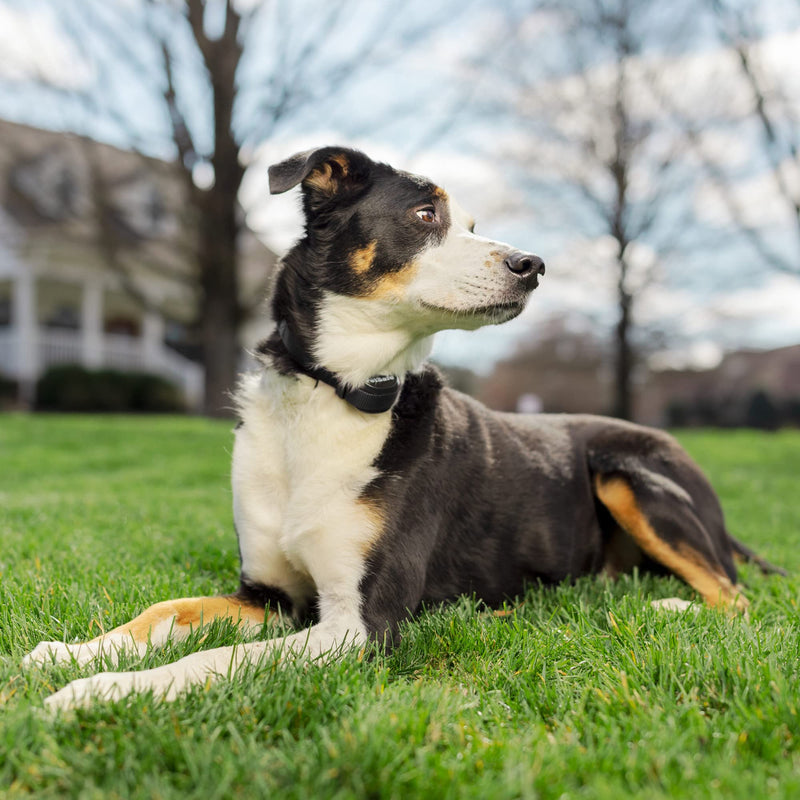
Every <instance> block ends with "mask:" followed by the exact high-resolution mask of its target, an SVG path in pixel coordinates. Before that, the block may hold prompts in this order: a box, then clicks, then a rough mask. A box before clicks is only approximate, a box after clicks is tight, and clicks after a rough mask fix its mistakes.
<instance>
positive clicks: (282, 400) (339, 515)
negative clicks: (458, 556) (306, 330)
mask: <svg viewBox="0 0 800 800" xmlns="http://www.w3.org/2000/svg"><path fill="white" fill-rule="evenodd" d="M239 402H240V405H241V413H242V420H243V423H244V424H243V426H242V427H241V428H240V429H239V430H238V431H237V435H236V445H235V448H234V457H233V493H234V516H235V520H236V526H237V532H238V535H239V547H240V550H241V554H242V571H243V573H244V574H245V575H246V576H247V577H248V578H249V579H251V580H253V581H258V582H261V583H264V584H266V585H270V586H277V587H278V588H281V589H283V590H284V591H286V592H287V593H289V595H290V596H292V597H293V598H295V599H297V600H299V599H300V598H301V597H305V596H307V595H309V594H310V593H312V592H313V591H315V590H316V588H317V587H318V585H319V583H320V581H321V580H324V577H325V575H326V574H327V573H329V572H330V571H331V570H332V569H334V568H335V565H334V564H333V563H330V561H333V562H337V561H338V562H340V563H341V562H342V557H344V561H345V562H346V561H347V560H348V553H351V551H352V555H353V556H354V557H355V554H356V553H362V554H363V553H365V552H366V551H367V550H368V548H369V545H370V544H371V542H372V541H373V540H374V538H375V536H376V535H377V534H378V533H379V531H378V530H377V528H378V527H379V521H378V520H377V519H376V514H375V512H374V509H370V507H369V506H368V505H366V504H365V503H364V502H363V501H362V500H361V499H360V498H361V494H362V491H363V489H364V487H365V486H366V485H367V484H368V483H369V482H370V481H371V480H373V478H374V477H375V476H376V474H377V471H376V469H375V467H374V462H375V460H376V459H377V457H378V455H379V453H380V451H381V448H382V447H383V445H384V443H385V441H386V438H387V436H388V434H389V428H390V425H391V414H390V413H386V414H376V415H368V414H363V413H361V412H358V411H356V410H355V409H353V408H351V407H350V406H349V405H347V404H346V403H345V402H344V401H343V400H341V399H340V398H338V397H336V395H335V393H334V392H333V390H332V389H330V387H327V386H324V385H320V386H316V387H315V385H314V383H313V381H311V380H309V379H306V378H301V379H299V380H298V379H295V378H292V377H284V376H281V375H277V374H275V373H273V372H266V373H264V374H263V375H262V376H256V375H254V376H249V377H248V378H247V379H246V381H245V383H244V385H243V387H242V389H241V390H240V393H239ZM326 559H327V560H328V563H326ZM361 560H362V561H363V558H362V559H361Z"/></svg>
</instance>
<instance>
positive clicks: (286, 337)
mask: <svg viewBox="0 0 800 800" xmlns="http://www.w3.org/2000/svg"><path fill="white" fill-rule="evenodd" d="M278 335H279V336H280V337H281V341H282V342H283V346H284V347H285V348H286V349H287V350H288V351H289V355H290V356H291V357H292V358H293V359H294V360H295V361H296V362H297V364H298V366H299V367H300V368H301V369H302V371H303V372H304V373H305V374H306V375H308V376H309V377H310V378H314V379H315V380H317V381H322V383H325V384H327V385H328V386H331V387H333V389H334V390H335V391H336V395H337V396H338V397H341V398H342V400H344V401H346V402H347V403H349V404H350V405H351V406H353V408H356V409H358V410H359V411H363V412H364V413H365V414H382V413H383V412H384V411H388V410H389V409H390V408H391V407H392V406H393V405H394V404H395V403H396V402H397V398H398V397H399V396H400V380H399V378H398V377H397V376H396V375H373V376H372V377H371V378H370V379H369V380H368V381H367V382H366V383H364V384H362V385H361V386H355V387H352V388H351V387H349V386H347V385H345V384H343V383H342V382H341V381H340V380H339V379H338V378H337V377H336V375H334V374H333V373H332V372H331V371H330V370H328V369H325V368H324V367H315V366H314V365H313V364H312V363H311V359H310V358H309V357H308V354H307V353H306V352H305V350H303V347H302V345H301V344H300V342H298V341H297V339H296V338H295V336H294V335H293V334H292V332H291V331H290V330H289V326H288V325H287V323H286V320H285V319H282V320H281V321H280V322H279V323H278Z"/></svg>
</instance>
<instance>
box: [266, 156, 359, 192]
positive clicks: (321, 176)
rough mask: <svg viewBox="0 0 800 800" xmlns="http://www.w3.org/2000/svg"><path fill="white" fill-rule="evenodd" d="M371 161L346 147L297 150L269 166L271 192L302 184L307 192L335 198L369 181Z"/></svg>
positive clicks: (283, 190) (287, 189) (282, 190)
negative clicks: (299, 151)
mask: <svg viewBox="0 0 800 800" xmlns="http://www.w3.org/2000/svg"><path fill="white" fill-rule="evenodd" d="M371 166H372V161H371V160H370V159H369V158H368V157H367V156H365V155H364V154H363V153H361V152H359V151H358V150H351V149H349V148H347V147H320V148H318V149H316V150H307V151H306V152H304V153H297V154H296V155H293V156H292V157H291V158H287V159H286V161H281V162H280V164H273V165H272V166H271V167H270V168H269V191H270V194H281V193H282V192H288V191H289V189H293V188H294V187H295V186H297V185H298V184H299V183H302V184H303V189H304V190H305V191H308V192H312V193H318V194H320V195H322V196H323V197H328V198H332V197H334V196H335V195H337V194H339V193H341V192H343V191H353V190H355V189H359V188H362V187H363V186H364V185H365V184H366V183H367V182H368V180H369V173H370V167H371Z"/></svg>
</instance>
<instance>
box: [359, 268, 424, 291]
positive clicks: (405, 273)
mask: <svg viewBox="0 0 800 800" xmlns="http://www.w3.org/2000/svg"><path fill="white" fill-rule="evenodd" d="M416 274H417V264H416V263H415V262H414V261H411V262H409V263H408V264H406V265H405V266H404V267H403V268H402V269H399V270H397V272H389V273H387V274H386V275H384V276H383V277H382V278H381V279H380V280H379V281H377V283H376V284H375V285H374V286H373V287H372V288H371V289H370V291H369V293H368V294H367V297H370V298H372V299H375V300H386V299H395V300H401V299H403V298H404V297H405V295H406V290H407V289H408V286H409V284H410V283H411V282H412V281H413V280H414V277H415V276H416Z"/></svg>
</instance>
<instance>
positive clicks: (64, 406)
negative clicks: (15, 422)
mask: <svg viewBox="0 0 800 800" xmlns="http://www.w3.org/2000/svg"><path fill="white" fill-rule="evenodd" d="M35 407H36V409H37V410H38V411H83V412H98V411H99V412H107V413H112V412H113V413H120V414H121V413H125V412H130V411H137V412H151V413H152V412H161V413H165V412H176V411H178V412H180V411H185V410H186V409H185V406H184V404H183V399H182V397H181V393H180V391H179V390H178V388H177V387H176V386H174V385H173V384H172V383H170V382H169V381H168V380H167V379H166V378H162V377H161V376H160V375H152V374H150V373H145V372H120V371H119V370H113V369H100V370H90V369H86V368H85V367H81V366H78V365H76V364H66V365H62V366H57V367H51V368H50V369H48V370H47V372H45V373H44V375H42V377H41V378H40V379H39V382H38V384H37V386H36V406H35Z"/></svg>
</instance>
